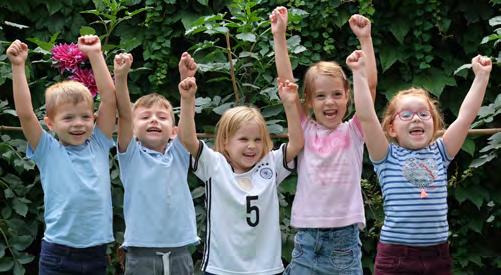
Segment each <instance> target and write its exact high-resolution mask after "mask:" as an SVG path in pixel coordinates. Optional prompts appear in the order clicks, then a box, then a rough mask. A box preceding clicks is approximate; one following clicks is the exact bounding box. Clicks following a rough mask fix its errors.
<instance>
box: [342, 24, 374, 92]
mask: <svg viewBox="0 0 501 275" xmlns="http://www.w3.org/2000/svg"><path fill="white" fill-rule="evenodd" d="M348 22H349V24H350V28H351V30H352V31H353V33H354V34H355V35H356V36H357V38H358V41H359V42H360V47H361V48H362V51H363V52H364V53H365V68H366V73H367V81H368V83H369V90H370V92H371V96H372V101H374V100H375V98H376V87H377V66H376V56H375V54H374V47H373V45H372V36H371V21H370V20H369V19H368V18H366V17H365V16H363V15H360V14H354V15H352V16H351V17H350V19H349V20H348Z"/></svg>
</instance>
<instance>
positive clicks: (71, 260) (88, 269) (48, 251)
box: [39, 240, 106, 275]
mask: <svg viewBox="0 0 501 275" xmlns="http://www.w3.org/2000/svg"><path fill="white" fill-rule="evenodd" d="M63 274H65V275H66V274H72V275H84V274H88V275H100V274H102V275H104V274H106V245H105V244H103V245H98V246H92V247H86V248H74V247H69V246H66V245H61V244H55V243H49V242H47V241H44V240H42V249H41V251H40V262H39V275H63Z"/></svg>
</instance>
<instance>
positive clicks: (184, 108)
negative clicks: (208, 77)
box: [177, 77, 200, 156]
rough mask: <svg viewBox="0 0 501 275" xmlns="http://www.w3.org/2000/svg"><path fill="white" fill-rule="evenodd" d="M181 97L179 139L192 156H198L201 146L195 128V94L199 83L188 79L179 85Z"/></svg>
mask: <svg viewBox="0 0 501 275" xmlns="http://www.w3.org/2000/svg"><path fill="white" fill-rule="evenodd" d="M178 88H179V94H180V95H181V114H180V116H179V124H178V134H177V135H178V137H179V140H180V141H181V143H183V145H184V147H185V148H186V150H188V152H190V154H191V155H192V156H196V155H197V153H198V149H199V147H200V144H199V142H198V138H197V132H196V127H195V93H196V91H197V83H196V80H195V78H194V77H187V78H185V79H184V80H182V81H181V82H179V85H178Z"/></svg>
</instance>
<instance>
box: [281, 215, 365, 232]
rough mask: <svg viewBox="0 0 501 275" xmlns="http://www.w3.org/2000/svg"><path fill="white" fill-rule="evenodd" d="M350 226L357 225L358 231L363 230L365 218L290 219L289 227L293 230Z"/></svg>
mask: <svg viewBox="0 0 501 275" xmlns="http://www.w3.org/2000/svg"><path fill="white" fill-rule="evenodd" d="M352 224H357V225H358V227H359V228H360V229H364V228H365V217H364V216H358V217H352V218H349V219H346V218H341V219H340V218H338V219H308V218H294V217H293V218H292V220H291V226H292V227H294V228H337V227H344V226H348V225H352Z"/></svg>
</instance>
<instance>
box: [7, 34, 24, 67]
mask: <svg viewBox="0 0 501 275" xmlns="http://www.w3.org/2000/svg"><path fill="white" fill-rule="evenodd" d="M7 57H8V58H9V61H10V63H11V64H12V65H23V64H24V63H25V62H26V59H27V58H28V45H26V44H25V43H23V42H21V41H19V40H17V39H16V40H15V41H14V42H12V44H10V46H9V48H7Z"/></svg>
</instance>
